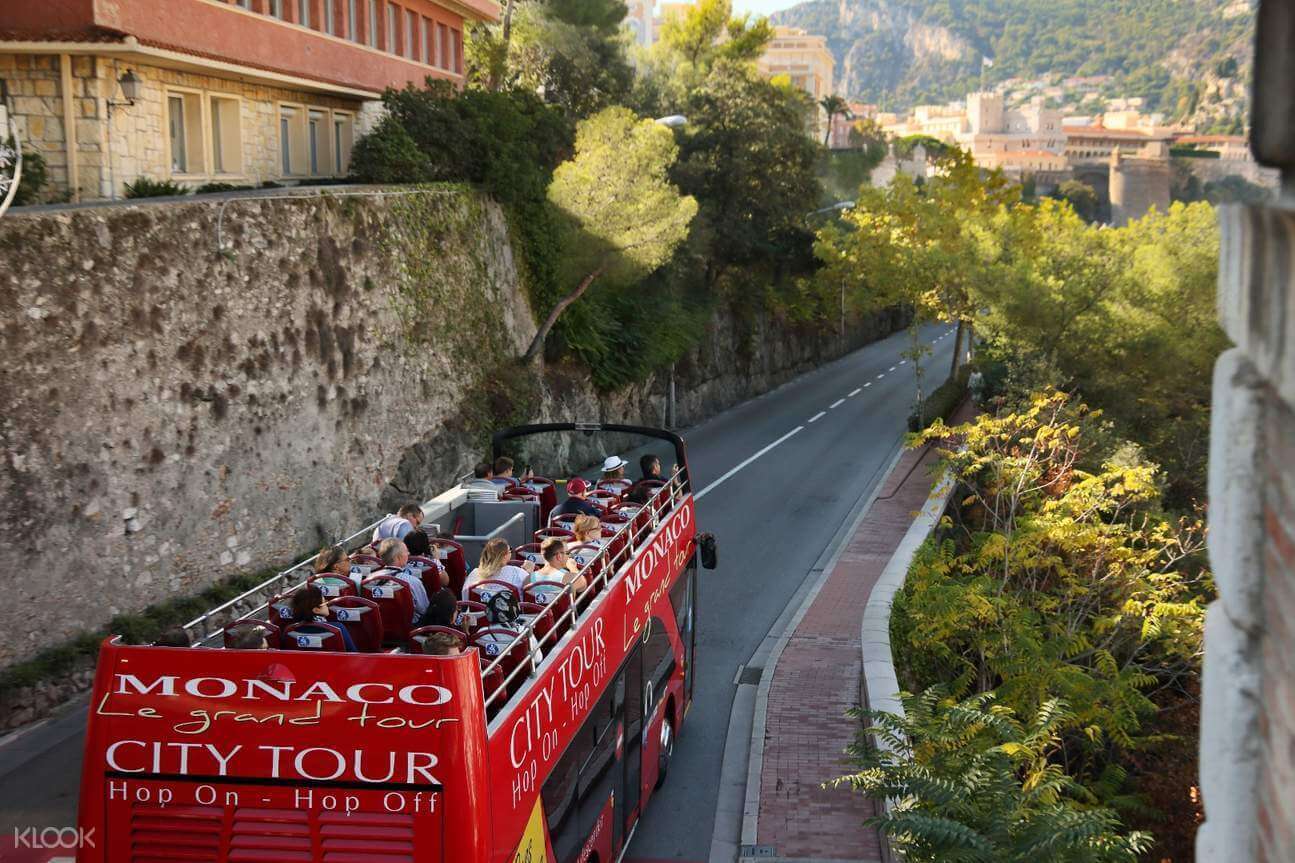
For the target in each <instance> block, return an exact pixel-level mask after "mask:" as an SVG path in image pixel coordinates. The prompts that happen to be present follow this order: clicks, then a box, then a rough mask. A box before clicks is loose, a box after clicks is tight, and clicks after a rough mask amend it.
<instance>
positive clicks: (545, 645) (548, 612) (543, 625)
mask: <svg viewBox="0 0 1295 863" xmlns="http://www.w3.org/2000/svg"><path fill="white" fill-rule="evenodd" d="M521 609H522V614H521V617H519V618H518V621H519V623H521V624H524V625H526V626H530V627H532V634H533V635H534V636H535V643H536V644H537V645H538V646H539V648H540V650H541V651H549V650H552V649H553V645H555V644H557V642H558V638H560V637H561V636H560V635H554V636H552V637H546V636H548V634H549V633H550V632H552V631H553V629H554V626H555V622H556V620H557V618H556V617H554V616H553V609H551V608H549V607H548V606H547V605H543V604H541V603H537V602H523V603H522V606H521Z"/></svg>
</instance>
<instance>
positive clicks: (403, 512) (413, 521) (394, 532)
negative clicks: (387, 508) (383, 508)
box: [373, 503, 423, 545]
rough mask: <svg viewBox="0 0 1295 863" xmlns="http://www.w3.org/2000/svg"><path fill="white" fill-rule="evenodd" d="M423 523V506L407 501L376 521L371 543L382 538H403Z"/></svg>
mask: <svg viewBox="0 0 1295 863" xmlns="http://www.w3.org/2000/svg"><path fill="white" fill-rule="evenodd" d="M422 523H423V508H422V507H420V506H418V505H417V504H412V503H407V504H405V505H404V506H402V507H401V508H400V509H398V510H396V511H395V512H393V513H391V514H390V515H388V516H386V517H385V518H383V519H382V521H380V522H378V526H377V527H375V528H374V529H373V544H374V545H377V544H378V543H380V542H382V540H384V539H404V538H405V535H406V534H408V533H409V532H410V531H411V530H413V529H414V528H416V527H418V526H419V525H420V524H422Z"/></svg>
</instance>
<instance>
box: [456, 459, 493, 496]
mask: <svg viewBox="0 0 1295 863" xmlns="http://www.w3.org/2000/svg"><path fill="white" fill-rule="evenodd" d="M461 488H464V489H466V490H467V492H468V500H499V493H500V492H501V491H503V489H502V488H501V487H500V486H498V485H496V484H495V470H494V468H492V467H491V466H490V462H487V461H483V462H478V463H477V466H476V467H474V468H473V469H472V479H470V480H468V481H467V482H465V483H463V484H462V485H461Z"/></svg>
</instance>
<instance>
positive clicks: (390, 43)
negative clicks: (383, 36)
mask: <svg viewBox="0 0 1295 863" xmlns="http://www.w3.org/2000/svg"><path fill="white" fill-rule="evenodd" d="M398 17H399V13H398V12H397V11H396V4H395V3H388V4H387V44H386V45H384V46H382V47H384V48H386V49H387V52H388V53H390V54H399V53H400V48H399V45H400V43H399V42H397V41H396V19H397V18H398Z"/></svg>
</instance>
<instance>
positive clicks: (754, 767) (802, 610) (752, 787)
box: [711, 442, 905, 863]
mask: <svg viewBox="0 0 1295 863" xmlns="http://www.w3.org/2000/svg"><path fill="white" fill-rule="evenodd" d="M904 451H905V450H904V446H903V443H902V442H900V443H899V444H898V445H897V446H896V448H895V451H894V454H893V455H892V456H891V457H890V459H889V460H888V461H887V462H886V465H885V467H884V469H882V470H881V471H879V472H878V473H877V474H875V475H874V477H873V478H872V481H871V482H870V483H869V485H868V487H867V489H866V490H865V491H864V492H863V494H861V495H860V497H859V500H858V501H857V502H856V503H855V505H854V508H853V509H852V510H851V512H850V514H849V515H847V516H846V518H845V520H844V521H843V522H842V523H841V527H840V528H839V529H838V530H837V532H836V535H835V536H833V537H832V541H831V542H830V543H828V545H827V548H825V549H824V550H823V553H822V554H821V555H819V558H818V560H817V561H815V562H814V566H813V568H812V569H811V570H810V572H809V575H808V577H807V579H806V581H807V583H808V582H809V580H810V579H811V578H812V586H811V587H810V588H809V589H808V590H807V591H805V590H802V591H801V593H800V594H798V596H801V595H803V597H802V598H800V602H799V604H798V605H796V607H795V608H796V610H795V612H794V614H792V615H791V617H790V619H789V620H787V621H786V622H785V623H783V622H782V620H781V619H780V620H779V621H778V623H775V625H774V628H773V629H772V630H770V632H769V635H768V636H766V638H765V642H764V643H762V644H761V646H760V647H759V648H757V649H756V652H755V654H753V656H752V662H753V663H754V662H756V661H757V658H758V657H760V656H761V654H762V653H764V652H765V651H766V650H767V651H768V652H767V656H766V658H765V659H764V661H763V662H760V663H759V664H760V665H761V666H762V668H763V672H762V673H761V676H760V684H759V687H758V688H757V690H756V695H755V704H754V715H753V717H752V722H751V734H750V749H749V755H748V761H747V770H746V777H745V785H746V789H745V805H744V807H743V811H742V832H741V840H740V844H741V845H742V846H754V845H755V844H756V836H757V829H758V827H759V817H760V774H761V773H762V772H763V770H764V735H765V716H766V714H767V712H768V708H769V687H770V685H771V683H772V681H773V673H774V671H775V670H776V669H777V667H778V660H779V659H780V658H781V656H782V651H783V649H784V648H785V647H786V646H787V642H788V641H789V640H790V639H791V635H792V633H794V632H795V631H796V627H797V626H798V625H799V624H800V621H801V620H802V619H803V618H804V617H805V614H806V612H808V611H809V607H810V606H811V605H812V604H813V603H814V600H815V599H816V598H817V597H818V594H819V591H820V590H821V589H822V587H823V585H824V584H825V583H826V582H827V579H828V577H829V576H830V575H831V572H832V568H833V566H835V564H836V562H837V561H838V560H839V559H840V557H841V555H842V554H844V553H845V548H846V546H847V545H849V543H850V538H851V537H853V536H854V534H855V531H856V530H858V527H859V524H860V522H862V521H863V519H864V518H866V517H867V515H868V512H869V510H871V509H872V504H873V502H874V501H875V500H876V499H877V495H878V493H880V491H881V489H882V487H883V486H884V485H885V482H886V480H887V478H889V477H890V475H891V474H892V473H893V472H894V470H895V465H897V464H898V463H899V460H900V458H902V457H903V455H904ZM779 624H781V626H780V625H779ZM775 632H777V633H778V634H777V635H776V636H775V635H774V633H775ZM771 638H772V639H773V641H772V643H770V639H771ZM716 823H717V824H718V821H717V822H716ZM739 855H740V848H739ZM732 859H733V858H731V857H729V858H723V859H722V861H721V860H720V859H717V858H716V857H715V856H714V854H713V853H712V857H711V863H728V861H729V860H732ZM738 859H744V858H741V857H740V856H739V858H738ZM765 859H768V858H765Z"/></svg>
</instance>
